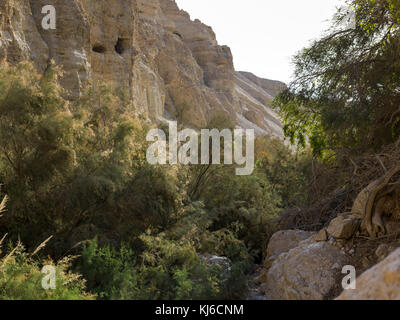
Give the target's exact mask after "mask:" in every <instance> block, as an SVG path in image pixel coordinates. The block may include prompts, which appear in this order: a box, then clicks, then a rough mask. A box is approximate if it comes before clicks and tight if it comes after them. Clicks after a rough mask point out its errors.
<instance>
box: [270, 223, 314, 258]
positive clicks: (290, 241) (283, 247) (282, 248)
mask: <svg viewBox="0 0 400 320" xmlns="http://www.w3.org/2000/svg"><path fill="white" fill-rule="evenodd" d="M313 234H314V232H307V231H303V230H284V231H278V232H276V233H275V234H274V235H273V236H272V237H271V239H270V240H269V243H268V248H267V255H266V260H268V259H270V258H271V257H273V258H274V259H276V258H277V257H278V256H279V255H280V254H282V253H285V252H288V251H289V250H290V249H293V248H296V247H297V246H298V245H299V243H300V242H301V241H303V240H306V239H308V238H310V237H311V236H312V235H313Z"/></svg>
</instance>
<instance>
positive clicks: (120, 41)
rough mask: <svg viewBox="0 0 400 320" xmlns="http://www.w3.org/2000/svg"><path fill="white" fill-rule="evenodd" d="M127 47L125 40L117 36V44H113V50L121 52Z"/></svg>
mask: <svg viewBox="0 0 400 320" xmlns="http://www.w3.org/2000/svg"><path fill="white" fill-rule="evenodd" d="M126 48H127V40H125V39H122V38H118V40H117V44H116V45H115V51H116V52H117V53H118V54H123V53H124V52H125V50H126Z"/></svg>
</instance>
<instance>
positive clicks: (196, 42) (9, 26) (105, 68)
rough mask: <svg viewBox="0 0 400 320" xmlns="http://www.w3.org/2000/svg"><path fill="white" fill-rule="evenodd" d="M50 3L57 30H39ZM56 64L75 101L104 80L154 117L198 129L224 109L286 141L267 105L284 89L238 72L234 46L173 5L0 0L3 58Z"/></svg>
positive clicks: (144, 0)
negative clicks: (124, 91) (122, 89)
mask: <svg viewBox="0 0 400 320" xmlns="http://www.w3.org/2000/svg"><path fill="white" fill-rule="evenodd" d="M49 4H50V5H53V6H54V7H55V8H56V12H57V17H56V18H57V25H56V30H44V29H43V28H42V25H41V23H42V18H43V17H44V15H43V14H42V8H43V6H45V5H49ZM51 59H54V60H55V62H56V63H57V64H59V65H61V66H62V67H63V69H64V71H65V75H64V77H63V79H62V84H63V85H64V87H65V88H66V89H67V90H68V94H69V96H70V97H71V98H76V97H79V95H81V94H82V92H83V90H84V89H85V87H86V86H87V85H88V84H89V83H91V82H94V81H97V80H106V81H110V82H112V83H115V85H117V86H123V87H126V88H128V91H129V94H130V97H131V99H132V102H133V104H134V105H135V107H136V108H137V110H138V112H141V113H144V114H146V115H147V116H148V117H149V118H150V119H152V120H160V119H164V118H169V119H176V118H179V117H178V115H179V116H180V117H181V118H182V121H184V122H186V125H192V126H194V127H200V126H203V125H205V124H206V122H207V121H208V120H209V118H210V117H212V116H213V115H214V114H215V113H218V112H225V113H227V114H229V115H230V116H231V117H232V118H234V119H235V120H236V122H237V124H238V125H240V126H241V127H243V128H254V129H255V130H256V132H257V133H272V134H274V135H276V136H282V130H281V124H280V122H279V120H278V118H277V116H276V114H275V113H274V112H273V111H272V110H271V109H270V107H269V104H270V102H271V100H272V98H273V96H274V95H275V94H276V93H277V92H279V91H280V90H282V89H283V88H284V84H283V83H280V82H276V81H270V80H265V79H260V78H258V77H256V76H254V75H253V74H250V73H244V72H236V71H235V70H234V66H233V58H232V54H231V51H230V49H229V48H228V47H227V46H220V45H218V43H217V40H216V36H215V34H214V32H213V31H212V29H211V28H210V27H208V26H206V25H204V24H203V23H201V22H200V21H199V20H195V21H192V20H191V19H190V16H189V14H188V13H186V12H185V11H183V10H180V9H179V8H178V6H177V5H176V3H175V1H173V0H113V1H109V0H0V61H8V62H10V63H13V64H15V63H18V62H20V61H24V60H32V61H34V63H35V65H36V67H37V68H38V70H39V71H41V72H43V71H44V70H45V69H46V68H47V66H48V64H49V62H50V60H51ZM178 120H179V119H178Z"/></svg>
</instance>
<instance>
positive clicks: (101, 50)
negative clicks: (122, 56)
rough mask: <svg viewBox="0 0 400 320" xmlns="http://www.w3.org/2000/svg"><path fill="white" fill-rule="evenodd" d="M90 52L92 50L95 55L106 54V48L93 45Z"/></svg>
mask: <svg viewBox="0 0 400 320" xmlns="http://www.w3.org/2000/svg"><path fill="white" fill-rule="evenodd" d="M92 50H93V51H94V52H97V53H104V52H106V48H105V47H104V46H102V45H101V44H96V45H94V46H93V49H92Z"/></svg>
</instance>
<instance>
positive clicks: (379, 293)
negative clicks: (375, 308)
mask: <svg viewBox="0 0 400 320" xmlns="http://www.w3.org/2000/svg"><path fill="white" fill-rule="evenodd" d="M398 299H400V249H397V250H396V251H394V252H393V253H391V254H390V255H389V256H388V257H387V258H386V259H385V260H383V261H382V262H380V263H378V264H377V265H375V266H374V267H372V268H371V269H369V270H367V271H365V272H364V273H363V274H362V275H361V276H360V277H358V278H357V281H356V289H355V290H346V291H344V292H343V293H342V294H341V295H340V296H339V297H338V298H337V300H398Z"/></svg>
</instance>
